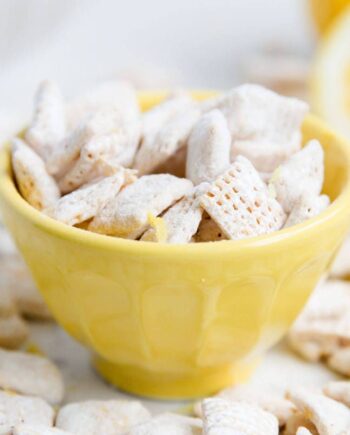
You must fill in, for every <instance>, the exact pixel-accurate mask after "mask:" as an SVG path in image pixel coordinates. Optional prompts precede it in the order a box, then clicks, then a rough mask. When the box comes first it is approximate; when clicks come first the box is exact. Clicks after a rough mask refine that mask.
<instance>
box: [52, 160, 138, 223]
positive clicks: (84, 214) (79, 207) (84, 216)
mask: <svg viewBox="0 0 350 435" xmlns="http://www.w3.org/2000/svg"><path fill="white" fill-rule="evenodd" d="M134 179H135V177H134V173H133V171H131V170H129V169H124V168H121V169H120V171H118V172H117V173H116V174H115V175H112V176H110V177H106V178H103V179H102V180H100V181H97V182H96V183H93V184H89V185H87V186H83V187H81V188H80V189H78V190H75V191H74V192H72V193H69V194H68V195H65V196H63V197H62V198H61V199H60V200H59V201H58V202H57V203H56V204H55V205H54V206H53V207H51V208H48V209H46V210H44V211H45V213H46V214H47V215H48V216H50V217H52V218H53V219H56V220H58V221H60V222H63V223H65V224H67V225H76V224H79V223H81V222H85V221H87V220H89V219H91V218H93V217H95V216H96V215H98V213H99V212H100V211H101V210H102V209H103V207H104V206H105V205H106V204H107V203H108V202H109V203H114V202H115V197H116V196H117V194H118V192H119V191H120V189H121V188H122V187H123V186H124V185H127V184H128V183H130V182H133V181H134Z"/></svg>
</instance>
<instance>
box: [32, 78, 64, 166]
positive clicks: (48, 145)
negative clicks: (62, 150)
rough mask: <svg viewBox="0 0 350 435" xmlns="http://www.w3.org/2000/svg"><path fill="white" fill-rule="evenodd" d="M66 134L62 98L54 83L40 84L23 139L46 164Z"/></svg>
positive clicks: (45, 82) (47, 81)
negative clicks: (30, 119)
mask: <svg viewBox="0 0 350 435" xmlns="http://www.w3.org/2000/svg"><path fill="white" fill-rule="evenodd" d="M65 134H66V115H65V107H64V101H63V97H62V95H61V92H60V90H59V88H58V86H57V84H56V83H54V82H52V81H49V80H46V81H44V82H42V83H41V84H40V86H39V88H38V91H37V94H36V96H35V108H34V116H33V120H32V123H31V125H30V127H29V128H28V129H27V131H26V134H25V139H26V141H27V142H28V144H29V145H30V146H31V147H32V148H33V150H34V151H35V152H36V153H37V154H38V155H39V156H40V157H41V158H42V159H43V160H44V161H45V162H46V161H47V159H48V158H49V156H50V154H51V153H52V152H53V150H54V149H55V148H56V147H57V146H58V144H59V143H60V141H61V140H62V139H63V138H64V136H65Z"/></svg>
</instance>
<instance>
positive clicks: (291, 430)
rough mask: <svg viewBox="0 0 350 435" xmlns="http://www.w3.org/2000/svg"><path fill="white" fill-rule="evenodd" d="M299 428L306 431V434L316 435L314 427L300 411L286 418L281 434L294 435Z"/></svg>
mask: <svg viewBox="0 0 350 435" xmlns="http://www.w3.org/2000/svg"><path fill="white" fill-rule="evenodd" d="M301 428H302V429H304V430H307V432H306V434H312V435H318V431H317V429H316V426H315V425H314V424H313V423H312V421H310V420H309V419H308V417H307V416H305V415H304V414H302V413H301V412H300V411H298V412H296V413H295V414H293V415H291V416H290V417H289V418H288V420H287V421H286V424H285V427H284V430H283V432H282V433H283V435H296V434H298V433H299V432H298V431H299V430H300V429H301ZM301 433H303V432H301ZM306 434H305V435H306Z"/></svg>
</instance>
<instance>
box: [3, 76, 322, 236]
mask: <svg viewBox="0 0 350 435" xmlns="http://www.w3.org/2000/svg"><path fill="white" fill-rule="evenodd" d="M307 111H308V107H307V105H306V104H305V103H304V102H302V101H299V100H297V99H293V98H287V97H282V96H280V95H278V94H276V93H274V92H272V91H269V90H267V89H265V88H263V87H261V86H258V85H243V86H239V87H238V88H235V89H233V90H231V91H229V92H228V93H226V94H223V95H219V96H216V97H214V98H212V99H209V100H206V101H204V102H203V101H202V102H198V101H195V100H194V99H193V98H192V97H191V95H190V94H189V93H187V92H184V91H181V92H175V93H173V94H171V95H169V96H168V98H166V99H165V100H164V101H162V102H160V103H159V104H158V105H156V106H154V107H152V108H151V109H149V110H147V111H146V112H143V113H142V112H141V108H140V107H139V105H138V101H137V95H136V93H135V91H134V89H133V88H132V87H131V86H130V85H129V84H128V83H126V82H119V81H110V82H107V83H104V84H102V85H100V86H97V87H96V88H95V89H93V90H91V91H90V92H88V93H86V94H85V95H83V96H81V97H77V98H76V99H74V100H73V101H70V102H64V100H63V98H62V95H61V93H60V91H59V89H58V86H57V84H55V83H53V82H49V81H46V82H43V83H42V84H41V85H40V87H39V90H38V92H37V96H36V99H35V106H34V115H33V120H32V123H31V125H30V126H29V127H28V129H27V131H26V133H25V135H24V139H20V138H15V139H14V140H13V148H12V161H13V169H14V174H15V177H16V181H17V185H18V189H19V191H20V193H21V194H22V196H23V197H24V199H26V201H27V202H29V203H30V204H31V205H33V206H34V207H36V208H37V209H39V210H41V211H42V212H43V213H44V214H46V215H48V216H50V217H51V218H53V219H56V220H58V221H60V222H63V223H65V224H66V225H71V226H78V227H79V228H84V229H87V230H89V231H92V232H96V233H99V234H104V235H109V236H114V237H121V238H127V239H133V240H141V241H148V242H158V243H169V244H179V243H182V244H184V243H197V242H209V241H221V240H227V239H228V240H239V239H245V238H249V237H255V236H259V235H264V234H269V233H271V232H274V231H278V230H281V229H283V228H289V227H291V226H293V225H297V224H300V223H302V222H304V221H306V220H308V219H311V218H313V217H315V216H317V215H318V214H320V213H321V212H323V211H324V210H325V209H326V208H327V207H328V205H329V203H330V199H329V198H328V196H327V195H325V194H322V188H323V183H324V153H323V148H322V145H321V144H320V143H319V142H318V141H317V140H311V141H310V142H309V143H307V144H305V146H303V143H302V134H301V124H302V122H303V120H304V117H305V116H306V113H307ZM203 182H204V183H206V188H205V189H204V188H202V187H203V186H202V183H203ZM201 186H202V187H201ZM160 228H162V230H161V231H160V230H159V229H160ZM160 235H161V236H160Z"/></svg>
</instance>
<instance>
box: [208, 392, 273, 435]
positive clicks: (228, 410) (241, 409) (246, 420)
mask: <svg viewBox="0 0 350 435" xmlns="http://www.w3.org/2000/svg"><path fill="white" fill-rule="evenodd" d="M202 412H203V435H237V434H244V435H260V434H264V435H278V421H277V419H276V417H275V416H274V415H272V414H270V413H268V412H266V411H263V410H262V409H260V408H258V407H256V406H252V405H248V404H246V403H238V402H230V401H228V400H224V399H218V398H213V399H205V400H204V401H203V403H202Z"/></svg>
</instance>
